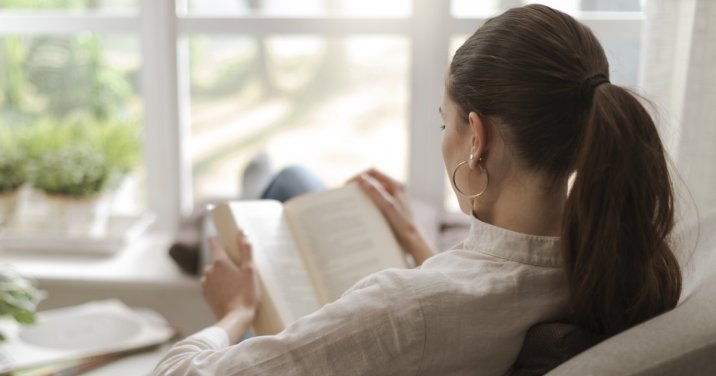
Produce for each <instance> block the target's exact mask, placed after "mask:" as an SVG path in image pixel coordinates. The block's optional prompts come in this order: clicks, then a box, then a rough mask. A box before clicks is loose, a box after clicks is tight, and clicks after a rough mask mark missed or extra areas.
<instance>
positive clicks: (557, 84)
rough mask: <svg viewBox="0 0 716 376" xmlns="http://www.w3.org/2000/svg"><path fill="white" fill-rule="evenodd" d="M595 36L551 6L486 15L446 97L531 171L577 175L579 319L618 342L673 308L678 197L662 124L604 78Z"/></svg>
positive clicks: (458, 60) (456, 61) (571, 270)
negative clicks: (495, 133)
mask: <svg viewBox="0 0 716 376" xmlns="http://www.w3.org/2000/svg"><path fill="white" fill-rule="evenodd" d="M608 75H609V64H608V62H607V58H606V56H605V54H604V50H603V49H602V47H601V45H600V44H599V41H598V40H597V38H596V37H595V36H594V34H593V33H592V32H591V30H589V28H587V27H586V26H584V25H583V24H581V23H579V22H577V21H576V20H575V19H574V18H572V17H570V16H569V15H566V14H564V13H562V12H559V11H556V10H554V9H551V8H549V7H547V6H543V5H528V6H524V7H520V8H513V9H510V10H508V11H507V12H505V13H503V14H502V15H500V16H498V17H495V18H492V19H490V20H488V21H487V22H486V23H485V24H484V25H483V26H482V27H480V29H478V30H477V31H476V32H475V33H474V34H473V35H472V36H471V37H470V38H469V39H468V40H467V41H466V42H465V44H463V45H462V47H460V49H458V51H457V52H456V53H455V57H454V58H453V61H452V63H451V65H450V75H449V80H448V87H447V90H448V95H449V96H450V98H451V99H452V100H453V101H454V102H455V103H457V104H458V107H459V108H460V110H461V112H462V114H461V115H462V117H463V118H467V113H468V112H470V111H474V112H476V113H478V114H479V115H480V116H481V117H483V118H484V119H486V120H488V123H489V124H492V125H494V126H495V127H496V128H497V129H498V130H499V132H500V134H501V135H502V136H503V138H504V139H505V141H506V143H507V145H509V147H510V149H511V150H512V152H513V153H514V154H515V156H516V158H517V160H518V161H519V163H520V164H521V165H522V166H523V167H524V168H526V169H530V170H537V171H542V172H545V173H547V174H549V176H552V177H553V178H554V179H555V181H557V180H561V179H563V178H566V177H567V176H569V175H570V174H571V173H573V172H575V171H576V177H575V180H574V184H573V186H572V189H571V191H570V194H569V197H568V199H567V205H566V209H565V212H564V217H563V224H562V227H563V228H562V240H561V244H562V246H561V247H562V257H563V260H564V268H565V270H566V274H567V280H568V283H569V288H570V307H571V313H572V315H573V319H574V321H575V322H576V323H577V324H579V325H581V326H582V327H584V328H586V329H588V330H591V331H594V332H597V333H601V334H607V335H611V334H614V333H617V332H619V331H622V330H624V329H626V328H628V327H631V326H633V325H635V324H637V323H639V322H642V321H644V320H646V319H649V318H651V317H653V316H656V315H658V314H660V313H662V312H664V311H666V310H669V309H671V308H673V307H674V306H675V305H676V303H677V302H678V300H679V295H680V293H681V274H680V270H679V266H678V263H677V260H676V258H675V257H674V254H673V252H672V250H671V248H670V247H669V244H668V236H669V233H670V232H671V229H672V227H673V224H674V209H673V192H672V186H671V180H670V178H669V172H668V170H667V162H666V158H665V155H664V149H663V146H662V144H661V140H660V139H659V136H658V133H657V130H656V127H655V126H654V122H653V121H652V119H651V117H650V116H649V114H648V113H647V112H646V110H645V109H644V107H643V106H642V105H641V104H640V103H639V101H638V100H637V99H636V98H635V97H634V95H633V94H631V93H630V92H629V91H627V90H626V89H624V88H621V87H619V86H617V85H614V84H610V83H609V82H608Z"/></svg>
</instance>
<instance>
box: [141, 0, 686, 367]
mask: <svg viewBox="0 0 716 376" xmlns="http://www.w3.org/2000/svg"><path fill="white" fill-rule="evenodd" d="M608 68H609V67H608V63H607V59H606V57H605V55H604V51H603V49H602V47H601V46H600V44H599V42H598V41H597V39H596V38H595V36H594V35H593V34H592V32H591V31H590V30H589V29H588V28H586V27H585V26H584V25H582V24H580V23H578V22H576V21H575V20H574V19H573V18H572V17H570V16H568V15H566V14H564V13H561V12H558V11H555V10H553V9H551V8H548V7H546V6H540V5H530V6H525V7H521V8H515V9H511V10H509V11H507V12H505V13H504V14H502V15H500V16H498V17H496V18H493V19H491V20H489V21H487V22H486V23H485V24H484V26H482V27H481V28H480V29H479V30H477V31H476V32H475V34H474V35H472V36H471V37H470V38H469V39H468V40H467V41H466V42H465V44H464V45H463V46H462V47H460V49H459V50H458V51H457V52H456V54H455V57H454V58H453V61H452V63H451V64H450V68H449V71H448V74H447V77H446V82H445V94H444V98H443V102H442V104H441V106H440V112H441V116H442V119H443V121H444V126H443V129H444V135H443V142H442V146H443V158H444V160H445V167H446V170H447V172H448V174H449V175H450V176H451V177H452V182H453V189H454V190H455V192H456V193H457V194H458V199H459V201H460V207H461V209H462V211H464V212H465V213H466V214H468V215H470V216H471V221H472V224H471V229H470V233H469V235H468V237H467V239H466V240H465V241H464V242H463V243H461V244H460V245H458V246H457V247H456V248H455V249H452V250H450V251H447V252H443V253H440V254H438V255H435V256H432V251H431V250H430V248H429V247H428V246H427V244H426V242H425V241H424V240H423V239H422V237H421V236H420V235H419V233H418V232H417V231H416V230H415V226H414V224H413V221H412V219H411V218H410V215H409V211H408V210H407V209H406V208H407V206H406V205H405V199H404V196H405V192H404V189H403V188H402V186H401V185H400V184H398V183H396V182H394V181H393V180H391V179H390V178H387V177H385V176H383V175H382V174H380V173H378V172H375V171H370V172H368V173H366V174H363V175H361V176H360V177H358V178H357V180H358V181H359V182H360V184H361V186H362V187H363V188H364V189H365V190H366V192H367V193H368V194H369V195H370V197H371V198H372V199H373V200H374V201H375V203H376V204H377V205H378V207H380V208H381V210H382V211H383V213H384V214H385V216H386V217H387V218H388V221H389V222H390V223H391V225H392V227H393V230H394V232H395V233H396V235H397V237H398V238H399V239H400V242H401V244H402V246H403V247H404V248H405V250H406V251H407V252H409V253H411V254H412V255H413V257H414V258H415V259H416V260H417V262H418V263H422V266H421V267H419V268H417V269H413V270H387V271H383V272H380V273H376V274H374V275H372V276H369V277H367V278H365V279H364V280H362V281H361V282H359V283H358V284H357V285H356V286H354V287H353V288H352V289H351V290H349V291H348V292H347V293H346V294H345V295H344V296H343V297H342V298H341V299H339V300H338V301H336V302H334V303H331V304H328V305H326V306H325V307H323V308H322V309H321V310H319V311H318V312H315V313H313V314H311V315H309V316H307V317H305V318H303V319H301V320H298V321H297V322H296V323H294V324H292V325H291V326H289V327H288V328H287V329H286V330H285V331H283V332H282V333H280V334H278V335H276V336H264V337H255V338H251V339H249V340H246V341H243V342H241V343H239V344H237V345H233V346H230V345H229V344H230V343H234V342H235V341H236V340H237V339H238V338H239V337H240V336H241V335H242V334H243V333H244V332H245V331H246V330H247V328H248V327H249V325H250V324H251V320H252V318H253V314H254V311H255V307H256V304H257V302H258V300H259V293H258V291H257V288H256V275H255V271H254V269H253V266H252V264H251V261H250V260H251V246H250V244H248V242H247V241H246V239H245V238H244V237H240V239H238V241H239V242H240V244H241V247H242V249H243V252H244V260H247V261H246V262H244V263H242V264H241V265H239V266H234V265H232V264H231V263H230V262H227V261H226V256H225V255H224V254H223V250H222V249H221V248H220V247H217V246H215V247H214V253H215V255H216V258H217V261H216V262H215V263H214V265H213V266H211V267H210V268H209V269H208V270H207V271H206V274H205V276H204V280H203V284H204V291H205V295H206V299H207V301H208V303H209V305H210V306H211V308H212V309H213V311H214V312H215V314H216V315H217V317H218V318H219V321H218V323H217V324H216V326H214V327H212V328H209V329H205V330H204V331H202V332H200V333H197V334H195V335H193V336H191V337H189V338H187V339H185V340H184V341H182V342H179V343H177V344H176V345H175V347H174V348H173V349H172V350H171V351H170V352H169V354H168V355H167V356H166V357H165V358H164V360H163V361H162V362H161V363H160V364H159V365H158V367H157V369H156V370H155V373H156V374H172V375H174V374H177V375H178V374H206V375H240V374H267V375H268V374H291V375H293V374H296V375H298V374H310V375H323V374H369V375H378V374H401V375H403V374H425V375H445V374H476V373H477V374H486V375H490V374H505V373H506V372H508V371H509V370H510V367H511V365H512V364H513V362H514V361H515V358H516V356H517V354H518V352H519V351H520V347H521V345H522V341H523V338H524V335H525V332H526V331H527V329H528V328H529V327H530V326H532V325H533V324H535V323H538V322H542V321H550V320H555V319H564V318H568V319H570V320H572V321H573V322H575V323H577V324H578V325H580V326H582V327H583V328H585V329H587V330H590V331H592V332H595V333H599V334H602V335H612V334H615V333H617V332H619V331H622V330H624V329H626V328H629V327H631V326H633V325H635V324H637V323H639V322H642V321H644V320H646V319H649V318H651V317H653V316H655V315H658V314H660V313H662V312H664V311H666V310H669V309H671V308H673V307H674V306H675V305H676V303H677V301H678V299H679V294H680V291H681V276H680V272H679V267H678V264H677V262H676V259H675V258H674V255H673V254H672V251H671V249H670V248H669V245H668V244H667V240H668V236H669V233H670V231H671V228H672V226H673V207H672V190H671V184H670V180H669V175H668V171H667V165H666V160H665V156H664V151H663V148H662V144H661V141H660V140H659V136H658V134H657V131H656V129H655V127H654V123H653V122H652V120H651V118H650V117H649V115H648V114H647V112H646V111H645V110H644V108H643V107H642V106H641V104H640V103H639V102H638V101H637V99H635V98H634V96H633V95H632V94H630V93H629V92H628V91H626V90H625V89H623V88H621V87H619V86H616V85H613V84H611V83H610V82H609V79H608V72H609V69H608ZM574 172H576V175H573V173H574ZM570 176H574V181H573V185H572V187H571V190H570V189H569V187H568V179H569V177H570ZM431 256H432V257H431Z"/></svg>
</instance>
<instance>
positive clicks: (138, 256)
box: [0, 233, 198, 289]
mask: <svg viewBox="0 0 716 376" xmlns="http://www.w3.org/2000/svg"><path fill="white" fill-rule="evenodd" d="M170 244H171V238H170V237H169V236H168V235H164V234H159V233H148V234H145V235H143V236H141V237H140V238H138V239H137V240H136V241H134V242H133V243H131V244H130V245H128V246H127V247H126V248H125V249H122V250H120V251H118V252H117V253H115V254H113V255H109V256H107V255H98V256H91V255H72V254H49V253H25V254H23V253H19V252H15V251H0V254H1V255H2V259H3V261H2V262H3V263H8V264H10V265H11V266H13V267H14V268H16V269H17V270H18V271H19V272H20V273H22V274H23V275H26V276H28V277H32V278H35V279H37V280H38V281H39V282H40V283H42V284H46V283H52V284H55V283H82V284H84V283H96V284H119V285H144V286H147V287H160V286H162V287H177V288H189V289H196V288H197V287H198V286H197V285H198V284H197V280H196V279H195V278H192V277H190V276H187V275H185V274H182V273H181V271H180V270H179V268H178V267H177V266H176V265H175V264H174V262H173V261H172V260H171V258H170V257H169V254H168V251H167V250H168V249H169V246H170Z"/></svg>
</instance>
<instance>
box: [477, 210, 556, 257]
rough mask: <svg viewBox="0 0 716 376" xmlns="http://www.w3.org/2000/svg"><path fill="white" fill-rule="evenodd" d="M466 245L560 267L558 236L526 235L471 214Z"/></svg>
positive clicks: (499, 255)
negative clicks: (486, 221) (483, 220)
mask: <svg viewBox="0 0 716 376" xmlns="http://www.w3.org/2000/svg"><path fill="white" fill-rule="evenodd" d="M470 218H471V220H470V232H469V234H468V236H467V239H466V240H465V243H464V245H465V248H468V249H474V250H477V251H478V252H482V253H485V254H488V255H491V256H494V257H499V258H503V259H506V260H512V261H516V262H519V263H522V264H530V265H538V266H547V267H559V266H560V265H561V264H562V260H561V255H560V244H559V237H557V236H539V235H529V234H523V233H520V232H515V231H511V230H507V229H504V228H502V227H497V226H493V225H491V224H489V223H485V222H482V221H480V220H479V219H477V218H475V217H474V216H470Z"/></svg>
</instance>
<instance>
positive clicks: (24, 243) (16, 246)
mask: <svg viewBox="0 0 716 376" xmlns="http://www.w3.org/2000/svg"><path fill="white" fill-rule="evenodd" d="M152 222H154V215H153V214H152V213H145V214H143V215H138V216H111V217H110V218H109V222H108V224H107V233H106V234H105V235H103V236H77V235H75V236H70V235H62V234H52V233H43V232H42V230H41V229H39V230H38V229H36V230H25V229H23V230H16V229H13V228H7V229H5V230H4V231H3V232H2V233H0V249H2V250H3V251H9V252H12V251H18V252H43V253H82V254H112V253H115V252H117V251H119V250H121V249H122V248H124V247H125V246H126V245H127V244H129V243H131V242H132V241H133V240H134V239H136V238H137V237H139V235H141V234H142V233H143V232H144V231H145V230H146V229H147V228H148V227H149V225H151V224H152Z"/></svg>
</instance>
